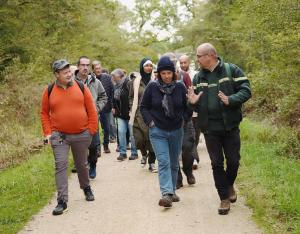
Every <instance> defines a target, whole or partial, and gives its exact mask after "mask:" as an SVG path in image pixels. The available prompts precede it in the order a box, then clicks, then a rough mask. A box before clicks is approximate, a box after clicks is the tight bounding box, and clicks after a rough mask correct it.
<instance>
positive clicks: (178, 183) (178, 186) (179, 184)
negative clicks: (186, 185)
mask: <svg viewBox="0 0 300 234" xmlns="http://www.w3.org/2000/svg"><path fill="white" fill-rule="evenodd" d="M181 187H183V183H182V181H178V180H177V183H176V189H180V188H181Z"/></svg>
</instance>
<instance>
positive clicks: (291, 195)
mask: <svg viewBox="0 0 300 234" xmlns="http://www.w3.org/2000/svg"><path fill="white" fill-rule="evenodd" d="M294 134H296V132H293V131H291V129H289V128H287V129H285V128H283V129H274V128H272V127H271V126H269V125H267V124H261V123H260V124H258V123H255V122H250V121H249V120H247V119H246V120H245V121H244V122H243V124H242V125H241V138H242V150H241V168H240V174H239V176H238V184H239V189H240V190H241V192H242V193H243V195H244V196H245V197H246V199H247V205H249V206H250V207H252V208H253V212H254V214H253V216H254V218H255V220H256V221H257V222H258V223H259V224H260V225H261V226H262V227H263V228H264V229H265V231H266V233H299V231H300V229H299V227H300V219H299V217H300V196H299V194H300V187H299V181H300V163H299V159H300V154H299V153H300V152H299V146H300V139H299V135H298V136H297V135H294ZM286 149H289V150H295V151H296V152H286ZM287 155H290V157H289V158H287V157H286V156H287Z"/></svg>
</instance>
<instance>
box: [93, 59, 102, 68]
mask: <svg viewBox="0 0 300 234" xmlns="http://www.w3.org/2000/svg"><path fill="white" fill-rule="evenodd" d="M96 65H100V67H102V66H101V62H100V61H98V60H94V61H93V62H92V69H94V67H95V66H96Z"/></svg>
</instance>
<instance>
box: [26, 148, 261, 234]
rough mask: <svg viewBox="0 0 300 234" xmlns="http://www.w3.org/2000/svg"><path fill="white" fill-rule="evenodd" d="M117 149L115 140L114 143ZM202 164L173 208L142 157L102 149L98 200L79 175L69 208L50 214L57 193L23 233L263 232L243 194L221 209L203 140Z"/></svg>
mask: <svg viewBox="0 0 300 234" xmlns="http://www.w3.org/2000/svg"><path fill="white" fill-rule="evenodd" d="M110 147H111V150H112V151H114V149H115V147H116V146H115V144H113V145H111V146H110ZM198 151H199V153H200V156H201V162H200V168H199V169H198V170H196V171H194V174H195V177H196V180H197V183H196V185H195V186H188V185H187V184H186V179H185V178H184V187H183V188H181V189H180V190H178V191H177V194H178V195H179V196H180V198H181V201H180V202H179V203H173V208H171V209H163V208H161V207H159V206H158V200H159V198H160V193H159V185H158V178H157V174H152V173H150V172H149V171H148V170H147V169H146V168H141V166H140V163H139V162H140V159H138V160H135V161H128V160H127V161H124V162H118V161H117V160H116V157H117V153H115V152H113V153H111V154H103V155H102V157H101V158H100V160H99V163H98V166H97V178H96V179H95V180H93V181H92V182H91V185H92V189H93V190H94V194H95V198H96V200H95V201H94V202H86V201H85V200H84V196H83V193H82V191H81V190H80V189H79V184H78V179H77V175H74V174H73V175H72V176H71V178H70V179H69V203H68V206H69V211H68V212H66V213H65V214H63V215H61V216H56V217H55V216H52V214H51V212H52V209H53V208H54V207H55V206H56V200H55V198H53V199H52V201H51V202H50V203H49V205H47V206H46V207H44V208H43V209H42V210H41V211H40V212H39V213H38V214H37V215H36V216H34V217H33V218H32V220H31V221H30V222H29V223H28V225H27V226H26V227H25V228H24V230H23V231H21V233H27V234H28V233H39V234H40V233H45V234H46V233H47V234H48V233H84V234H89V233H99V234H121V233H122V234H142V233H143V234H154V233H155V234H170V233H173V234H177V233H178V234H185V233H186V234H191V233H195V234H202V233H203V234H210V233H216V234H220V233H222V234H223V233H224V234H225V233H226V234H227V233H228V234H235V233H236V234H241V233H262V231H260V230H259V229H258V228H257V226H256V225H255V224H254V223H253V221H252V220H251V211H250V210H249V209H248V208H247V207H246V206H245V205H244V200H243V199H242V198H241V197H240V196H239V197H238V201H237V202H236V203H235V204H233V205H232V208H231V211H230V213H229V215H227V216H220V215H218V214H217V208H218V205H219V200H218V196H217V193H216V190H215V188H214V183H213V178H212V172H211V167H210V161H209V158H208V155H207V152H206V149H205V146H204V145H203V144H200V145H199V146H198Z"/></svg>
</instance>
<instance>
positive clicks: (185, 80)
mask: <svg viewBox="0 0 300 234" xmlns="http://www.w3.org/2000/svg"><path fill="white" fill-rule="evenodd" d="M183 83H184V84H185V87H186V88H187V89H188V88H189V87H190V86H191V85H192V81H191V78H190V75H189V74H188V73H187V72H184V75H183Z"/></svg>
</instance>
